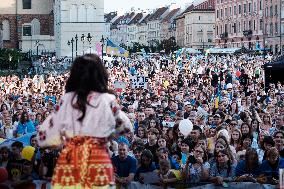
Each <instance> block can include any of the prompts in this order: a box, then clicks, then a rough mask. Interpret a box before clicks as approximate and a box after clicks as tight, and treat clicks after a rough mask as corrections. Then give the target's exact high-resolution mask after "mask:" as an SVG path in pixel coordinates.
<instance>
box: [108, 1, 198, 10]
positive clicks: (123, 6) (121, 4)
mask: <svg viewBox="0 0 284 189" xmlns="http://www.w3.org/2000/svg"><path fill="white" fill-rule="evenodd" d="M192 1H193V0H104V3H105V13H108V12H111V11H123V12H125V11H129V10H130V9H131V7H135V10H137V9H138V8H140V9H142V10H146V9H154V8H158V7H160V6H161V5H170V4H171V3H176V4H177V5H181V6H184V5H186V4H190V3H191V2H192Z"/></svg>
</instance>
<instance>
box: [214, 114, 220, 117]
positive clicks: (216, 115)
mask: <svg viewBox="0 0 284 189" xmlns="http://www.w3.org/2000/svg"><path fill="white" fill-rule="evenodd" d="M213 117H219V118H221V115H220V114H215V115H214V116H213Z"/></svg>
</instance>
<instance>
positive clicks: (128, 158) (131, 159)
mask: <svg viewBox="0 0 284 189" xmlns="http://www.w3.org/2000/svg"><path fill="white" fill-rule="evenodd" d="M126 160H128V161H135V162H136V159H135V158H134V157H132V156H130V155H128V156H127V158H126Z"/></svg>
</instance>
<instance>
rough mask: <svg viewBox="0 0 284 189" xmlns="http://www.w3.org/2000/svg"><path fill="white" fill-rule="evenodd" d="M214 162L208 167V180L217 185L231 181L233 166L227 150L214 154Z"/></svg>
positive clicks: (233, 174)
mask: <svg viewBox="0 0 284 189" xmlns="http://www.w3.org/2000/svg"><path fill="white" fill-rule="evenodd" d="M215 158H216V162H214V163H213V164H212V166H211V167H210V171H209V173H210V177H209V180H210V181H211V182H213V183H214V184H217V185H222V184H223V185H224V182H229V181H233V180H234V178H235V167H236V166H235V164H233V161H232V159H231V156H230V152H229V151H228V149H223V150H220V151H218V152H217V153H216V156H215Z"/></svg>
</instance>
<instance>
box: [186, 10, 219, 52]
mask: <svg viewBox="0 0 284 189" xmlns="http://www.w3.org/2000/svg"><path fill="white" fill-rule="evenodd" d="M214 14H215V13H214V12H213V11H206V12H203V11H192V12H188V13H186V14H185V24H184V27H185V29H184V31H185V42H184V44H185V46H186V47H190V48H194V49H200V50H203V49H206V48H209V47H212V46H214V25H215V19H214Z"/></svg>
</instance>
